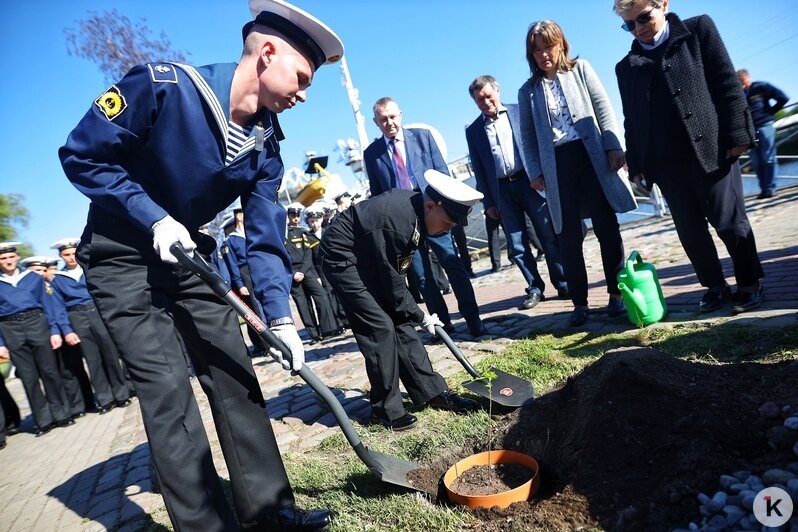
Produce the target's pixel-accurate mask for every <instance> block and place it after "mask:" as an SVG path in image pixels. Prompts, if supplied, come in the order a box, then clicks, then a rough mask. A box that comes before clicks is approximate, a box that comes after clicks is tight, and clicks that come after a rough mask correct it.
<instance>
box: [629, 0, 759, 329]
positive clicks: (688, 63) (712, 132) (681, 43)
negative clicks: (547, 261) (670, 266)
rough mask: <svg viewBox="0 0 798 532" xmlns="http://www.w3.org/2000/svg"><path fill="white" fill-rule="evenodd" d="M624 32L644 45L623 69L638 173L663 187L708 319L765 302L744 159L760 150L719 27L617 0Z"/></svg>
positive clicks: (660, 4)
mask: <svg viewBox="0 0 798 532" xmlns="http://www.w3.org/2000/svg"><path fill="white" fill-rule="evenodd" d="M614 9H615V12H616V13H617V14H618V15H620V17H621V18H622V19H623V24H622V25H621V27H622V28H623V29H624V30H626V31H628V32H630V33H631V34H632V36H633V37H634V38H635V39H634V41H633V42H632V49H631V50H630V52H629V53H628V54H627V56H626V57H624V58H623V59H622V60H621V61H620V62H619V63H618V65H617V66H616V67H615V73H616V75H617V76H618V85H619V88H620V93H621V102H622V103H623V112H624V129H625V132H626V161H627V164H628V166H629V175H631V176H632V179H633V180H634V182H635V184H636V185H637V186H638V187H641V186H645V187H646V188H650V187H651V185H652V184H654V183H656V184H657V185H659V187H660V189H661V190H662V193H663V195H664V196H665V200H666V201H667V202H668V207H669V208H670V211H671V214H672V216H673V222H674V224H675V226H676V231H677V233H678V235H679V239H680V240H681V243H682V246H683V247H684V250H685V252H686V253H687V256H688V258H689V259H690V262H691V263H692V265H693V268H695V271H696V274H697V276H698V280H699V282H700V283H701V284H702V285H703V286H704V287H706V288H707V291H706V293H704V295H703V297H702V298H701V301H700V303H699V311H700V312H712V311H715V310H718V309H720V308H721V307H722V306H723V305H725V304H726V303H727V302H729V300H733V307H732V312H733V313H735V314H736V313H739V312H744V311H747V310H752V309H755V308H758V307H759V306H760V305H761V303H762V295H763V289H762V282H761V279H762V277H763V276H764V272H763V270H762V265H761V264H760V261H759V256H758V254H757V250H756V242H755V241H754V234H753V231H752V229H751V224H750V223H749V221H748V217H747V216H746V213H745V203H744V197H743V191H742V179H741V176H740V166H739V164H738V162H737V158H738V157H739V156H740V154H742V153H743V152H745V151H746V150H747V149H748V148H749V147H751V146H753V145H754V139H755V133H754V125H753V121H752V120H751V112H750V110H749V109H748V103H747V102H746V99H745V95H744V94H743V91H742V89H741V88H740V84H739V82H738V80H737V74H736V73H735V70H734V66H733V65H732V62H731V60H730V59H729V55H728V53H727V52H726V47H725V46H724V44H723V41H722V40H721V38H720V35H719V34H718V30H717V28H716V27H715V24H714V22H712V19H710V18H709V17H708V16H706V15H701V16H698V17H693V18H689V19H686V20H684V21H683V20H681V19H680V18H679V17H677V16H676V15H675V14H673V13H669V12H668V0H615V3H614ZM707 222H709V223H710V224H712V226H713V227H714V228H715V230H716V231H717V233H718V236H719V237H720V239H721V240H722V241H723V243H724V244H725V245H726V249H727V250H728V252H729V255H730V256H731V260H732V264H733V265H734V275H735V278H736V281H737V292H736V293H735V294H734V295H732V291H731V288H730V287H729V285H728V284H727V283H726V278H725V275H724V273H723V268H722V267H721V263H720V259H719V258H718V252H717V249H716V248H715V244H714V242H713V240H712V235H711V234H710V232H709V227H708V225H707Z"/></svg>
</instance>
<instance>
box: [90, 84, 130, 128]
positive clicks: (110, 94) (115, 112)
mask: <svg viewBox="0 0 798 532" xmlns="http://www.w3.org/2000/svg"><path fill="white" fill-rule="evenodd" d="M94 103H95V104H97V107H99V108H100V111H102V112H103V114H104V115H105V118H107V119H108V120H113V119H114V118H116V117H117V116H119V115H120V114H121V113H122V111H124V110H125V109H126V108H127V102H126V101H125V97H124V96H122V93H121V92H120V91H119V89H118V88H117V87H116V85H112V86H111V88H109V89H108V90H107V91H105V92H104V93H102V94H101V95H100V97H99V98H97V99H96V100H94Z"/></svg>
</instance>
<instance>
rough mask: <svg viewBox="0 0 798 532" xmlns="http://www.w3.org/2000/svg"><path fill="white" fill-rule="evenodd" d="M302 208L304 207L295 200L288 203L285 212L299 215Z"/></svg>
mask: <svg viewBox="0 0 798 532" xmlns="http://www.w3.org/2000/svg"><path fill="white" fill-rule="evenodd" d="M304 208H305V206H304V205H302V204H301V203H299V202H297V201H295V202H294V203H291V204H290V205H288V207H286V208H285V212H287V213H288V214H291V215H296V216H299V215H300V214H302V210H303V209H304Z"/></svg>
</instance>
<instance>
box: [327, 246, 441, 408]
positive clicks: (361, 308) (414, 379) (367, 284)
mask: <svg viewBox="0 0 798 532" xmlns="http://www.w3.org/2000/svg"><path fill="white" fill-rule="evenodd" d="M322 268H323V270H324V275H325V276H326V277H327V280H328V281H330V284H332V285H333V288H334V289H335V293H336V294H337V295H338V297H339V298H340V300H341V303H342V304H343V306H344V310H345V311H346V315H347V317H348V318H349V325H350V326H351V327H352V333H353V334H354V336H355V341H356V342H357V345H358V347H359V348H360V352H361V353H363V357H364V358H365V359H366V374H367V375H368V378H369V383H370V385H371V394H370V400H371V408H372V412H373V413H374V414H376V415H378V416H381V417H387V418H388V419H397V418H400V417H402V416H403V415H404V414H405V408H404V406H403V405H402V394H401V392H400V390H399V381H400V380H401V381H402V384H404V387H405V389H406V390H407V393H408V395H409V396H410V400H411V401H413V404H416V405H422V404H424V403H426V402H427V401H429V400H430V399H432V398H433V397H435V396H436V395H439V394H440V393H441V392H442V391H444V390H446V389H447V388H448V386H447V385H446V381H445V380H444V379H443V377H441V376H440V375H439V374H438V373H436V372H435V370H433V369H432V364H431V363H430V360H429V356H428V355H427V350H426V349H425V348H424V344H422V343H421V339H420V338H419V336H418V333H417V332H416V328H415V327H414V326H413V325H412V324H411V323H408V322H404V321H396V320H394V319H393V318H392V314H393V311H392V310H393V309H389V308H385V306H384V305H385V304H384V303H383V304H381V300H383V299H384V298H385V296H384V295H383V294H384V291H385V290H390V287H387V288H386V287H383V286H381V285H380V282H379V280H378V276H377V274H376V272H375V271H374V270H375V267H374V264H364V265H363V266H356V265H354V264H330V263H328V262H326V261H323V262H322Z"/></svg>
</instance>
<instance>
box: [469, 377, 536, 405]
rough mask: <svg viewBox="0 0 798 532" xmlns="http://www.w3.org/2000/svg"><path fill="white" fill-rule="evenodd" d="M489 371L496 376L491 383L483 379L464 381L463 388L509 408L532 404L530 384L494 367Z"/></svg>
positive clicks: (532, 393)
mask: <svg viewBox="0 0 798 532" xmlns="http://www.w3.org/2000/svg"><path fill="white" fill-rule="evenodd" d="M490 371H492V372H493V373H495V374H496V378H495V379H493V382H490V383H489V382H488V381H487V380H484V379H482V380H478V381H466V382H464V383H463V386H464V387H465V388H466V389H467V390H469V391H471V392H472V393H475V394H477V395H481V396H482V397H485V398H487V399H490V400H491V401H493V402H494V403H497V404H500V405H502V406H506V407H509V408H520V407H522V406H524V405H526V404H529V403H531V402H532V400H533V399H534V397H535V394H534V391H533V390H532V383H531V382H529V381H526V380H524V379H522V378H520V377H517V376H515V375H511V374H509V373H507V372H506V371H502V370H500V369H496V368H494V367H491V368H490Z"/></svg>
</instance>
